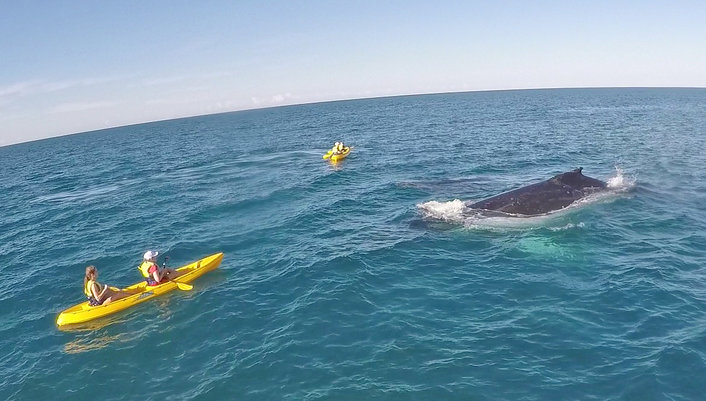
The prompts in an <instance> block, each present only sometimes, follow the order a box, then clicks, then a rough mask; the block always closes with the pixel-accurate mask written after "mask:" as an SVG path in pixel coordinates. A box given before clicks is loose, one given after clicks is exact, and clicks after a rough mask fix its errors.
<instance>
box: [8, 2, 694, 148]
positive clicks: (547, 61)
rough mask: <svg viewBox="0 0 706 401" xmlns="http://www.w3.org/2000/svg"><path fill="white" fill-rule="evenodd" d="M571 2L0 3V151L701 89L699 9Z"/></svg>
mask: <svg viewBox="0 0 706 401" xmlns="http://www.w3.org/2000/svg"><path fill="white" fill-rule="evenodd" d="M575 3H576V4H575ZM578 3H579V2H570V1H516V2H515V1H507V2H491V1H470V0H469V1H412V0H407V1H397V0H392V1H381V0H380V1H354V0H351V1H335V0H334V1H332V0H326V1H245V0H239V1H208V0H204V1H81V0H76V1H14V0H0V146H2V145H7V144H10V143H16V142H23V141H29V140H34V139H39V138H45V137H50V136H57V135H63V134H70V133H75V132H82V131H88V130H94V129H100V128H106V127H113V126H120V125H125V124H133V123H139V122H146V121H154V120H163V119H170V118H175V117H183V116H191V115H199V114H209V113H216V112H224V111H231V110H241V109H249V108H258V107H270V106H275V105H282V104H295V103H308V102H316V101H324V100H335V99H348V98H361V97H374V96H387V95H397V94H412V93H432V92H449V91H469V90H484V89H509V88H540V87H595V86H688V87H706V2H703V1H649V0H646V1H591V2H588V1H587V2H580V3H581V4H578Z"/></svg>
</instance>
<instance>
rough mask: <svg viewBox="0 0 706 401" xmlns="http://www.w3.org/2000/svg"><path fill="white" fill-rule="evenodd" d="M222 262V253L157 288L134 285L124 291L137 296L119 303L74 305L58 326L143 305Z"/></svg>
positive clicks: (61, 316)
mask: <svg viewBox="0 0 706 401" xmlns="http://www.w3.org/2000/svg"><path fill="white" fill-rule="evenodd" d="M221 260H223V253H222V252H221V253H216V254H213V255H211V256H207V257H205V258H203V259H201V260H197V261H196V262H193V263H190V264H188V265H185V266H182V267H180V268H178V269H176V270H177V271H179V272H184V273H183V274H182V275H181V276H179V277H178V278H177V279H176V280H175V281H168V282H166V283H164V284H160V285H155V286H148V285H147V283H146V282H145V281H141V282H139V283H137V284H133V285H131V286H129V287H127V288H125V289H123V291H130V292H135V294H133V295H130V296H128V297H125V298H122V299H118V300H117V301H113V302H111V303H109V304H107V305H98V306H90V305H89V304H88V301H86V302H82V303H80V304H78V305H74V306H72V307H70V308H68V309H66V310H64V311H63V312H61V313H59V316H57V318H56V325H57V326H59V327H61V326H66V325H70V324H77V323H83V322H88V321H90V320H93V319H98V318H100V317H103V316H108V315H110V314H113V313H115V312H119V311H121V310H124V309H127V308H129V307H131V306H134V305H137V304H141V303H143V302H145V301H147V300H150V299H152V298H154V297H156V296H159V295H162V294H164V293H167V292H169V291H172V290H174V289H176V288H177V287H178V286H179V284H182V286H183V284H186V283H190V282H191V281H193V280H195V279H196V278H198V277H201V276H202V275H204V274H205V273H207V272H210V271H211V270H213V269H215V268H217V267H218V265H220V264H221Z"/></svg>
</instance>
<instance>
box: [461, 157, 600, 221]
mask: <svg viewBox="0 0 706 401" xmlns="http://www.w3.org/2000/svg"><path fill="white" fill-rule="evenodd" d="M582 170H583V168H582V167H579V168H577V169H575V170H572V171H569V172H566V173H562V174H559V175H556V176H554V177H552V178H550V179H548V180H546V181H542V182H538V183H536V184H532V185H528V186H525V187H522V188H518V189H515V190H513V191H510V192H505V193H502V194H500V195H496V196H493V197H491V198H488V199H484V200H482V201H480V202H476V203H473V204H471V205H468V207H470V208H472V209H482V210H492V211H497V212H502V213H506V214H516V215H524V216H536V215H540V214H545V213H549V212H552V211H556V210H561V209H563V208H565V207H567V206H569V205H570V204H572V203H574V202H575V201H577V200H579V199H581V198H584V197H586V196H587V195H590V194H593V193H596V192H601V191H604V190H606V189H607V188H608V184H606V183H605V182H603V181H601V180H597V179H595V178H591V177H586V176H585V175H583V174H582V173H581V172H582Z"/></svg>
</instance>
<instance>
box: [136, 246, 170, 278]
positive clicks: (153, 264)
mask: <svg viewBox="0 0 706 401" xmlns="http://www.w3.org/2000/svg"><path fill="white" fill-rule="evenodd" d="M157 255H159V252H157V251H147V252H145V254H144V256H143V257H142V264H141V265H140V267H138V269H139V270H140V273H142V276H143V277H144V278H145V281H147V285H158V284H162V283H165V282H167V281H169V280H172V279H175V278H177V277H178V274H177V271H176V270H174V269H167V268H163V269H160V268H159V266H158V265H157Z"/></svg>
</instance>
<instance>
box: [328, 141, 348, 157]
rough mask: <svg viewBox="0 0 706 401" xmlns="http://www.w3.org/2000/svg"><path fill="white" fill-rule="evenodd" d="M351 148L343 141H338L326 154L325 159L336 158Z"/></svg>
mask: <svg viewBox="0 0 706 401" xmlns="http://www.w3.org/2000/svg"><path fill="white" fill-rule="evenodd" d="M349 150H350V149H349V148H348V147H347V146H346V145H345V144H344V143H343V142H336V143H335V144H334V145H333V147H332V148H331V150H329V151H328V152H327V153H326V154H325V155H324V156H323V158H324V160H326V159H329V158H330V159H331V160H336V159H338V158H339V157H340V156H342V155H344V154H346V153H347V152H348V151H349Z"/></svg>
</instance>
